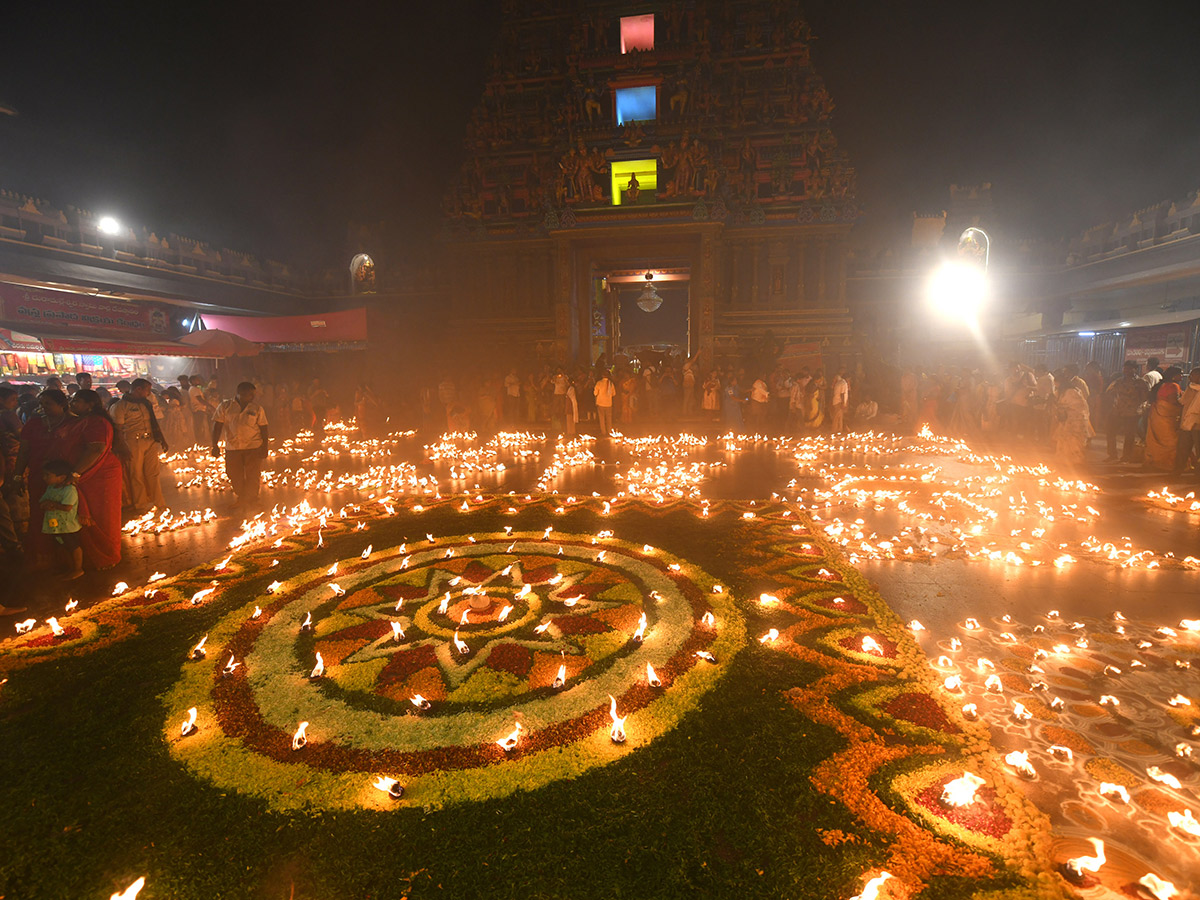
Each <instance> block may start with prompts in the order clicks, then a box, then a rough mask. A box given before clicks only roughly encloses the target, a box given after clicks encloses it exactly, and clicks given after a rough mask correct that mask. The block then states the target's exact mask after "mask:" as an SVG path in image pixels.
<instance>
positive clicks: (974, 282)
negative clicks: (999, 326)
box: [927, 262, 987, 325]
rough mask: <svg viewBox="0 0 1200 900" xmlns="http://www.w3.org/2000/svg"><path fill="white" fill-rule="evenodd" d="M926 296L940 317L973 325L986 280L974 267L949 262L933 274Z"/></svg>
mask: <svg viewBox="0 0 1200 900" xmlns="http://www.w3.org/2000/svg"><path fill="white" fill-rule="evenodd" d="M927 296H928V299H929V305H930V307H931V308H932V309H933V311H934V312H935V313H937V314H938V315H939V316H940V317H942V318H944V319H951V320H955V321H958V322H963V323H965V324H968V325H974V324H977V323H978V322H979V314H980V312H981V311H982V309H983V304H984V301H985V300H986V299H987V276H986V274H985V273H984V271H983V269H981V268H980V267H979V266H977V265H972V264H970V263H964V262H949V263H946V264H945V265H944V266H942V267H941V268H940V269H937V270H935V271H934V273H933V276H932V277H931V278H930V279H929V290H928V293H927Z"/></svg>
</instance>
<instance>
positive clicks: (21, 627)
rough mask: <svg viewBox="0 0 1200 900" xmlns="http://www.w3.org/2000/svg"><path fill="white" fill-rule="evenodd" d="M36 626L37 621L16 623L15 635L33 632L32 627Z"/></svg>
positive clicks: (30, 620)
mask: <svg viewBox="0 0 1200 900" xmlns="http://www.w3.org/2000/svg"><path fill="white" fill-rule="evenodd" d="M36 624H37V619H26V620H25V621H24V622H18V623H17V625H16V628H17V634H29V632H31V631H33V626H34V625H36Z"/></svg>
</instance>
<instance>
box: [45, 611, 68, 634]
mask: <svg viewBox="0 0 1200 900" xmlns="http://www.w3.org/2000/svg"><path fill="white" fill-rule="evenodd" d="M46 624H47V625H49V626H50V631H51V633H52V634H53V635H54V636H55V637H62V636H63V634H65V632H64V631H63V627H62V626H61V625H59V624H58V619H56V618H54V616H51V617H50V618H48V619H47V620H46Z"/></svg>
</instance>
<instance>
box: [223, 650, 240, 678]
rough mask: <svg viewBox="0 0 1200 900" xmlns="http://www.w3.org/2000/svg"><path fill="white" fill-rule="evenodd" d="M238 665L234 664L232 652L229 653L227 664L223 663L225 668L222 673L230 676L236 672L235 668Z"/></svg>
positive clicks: (237, 663) (238, 663)
mask: <svg viewBox="0 0 1200 900" xmlns="http://www.w3.org/2000/svg"><path fill="white" fill-rule="evenodd" d="M240 665H241V663H240V662H234V659H233V652H232V651H231V652H230V654H229V662H227V663H225V668H224V669H223V670H222V671H223V672H224V673H225V674H226V675H232V674H233V673H234V672H235V671H237V667H238V666H240Z"/></svg>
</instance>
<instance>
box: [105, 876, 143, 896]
mask: <svg viewBox="0 0 1200 900" xmlns="http://www.w3.org/2000/svg"><path fill="white" fill-rule="evenodd" d="M145 886H146V876H145V875H143V876H142V877H141V878H139V879H138V880H137V881H135V882H134V883H133V884H131V885H130V886H129V887H127V888H125V890H123V891H120V892H118V893H116V894H113V895H112V896H111V897H109V898H108V900H137V895H138V893H139V892H140V891H141V889H142V888H144V887H145Z"/></svg>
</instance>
